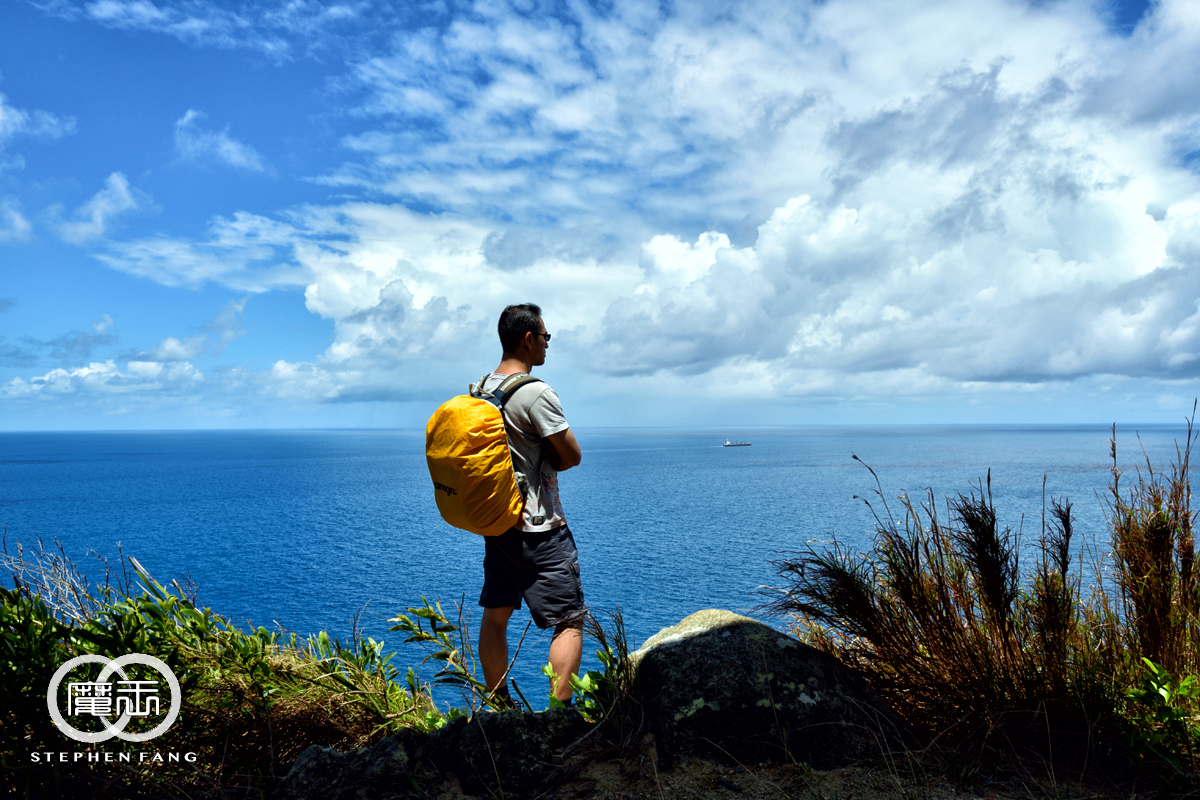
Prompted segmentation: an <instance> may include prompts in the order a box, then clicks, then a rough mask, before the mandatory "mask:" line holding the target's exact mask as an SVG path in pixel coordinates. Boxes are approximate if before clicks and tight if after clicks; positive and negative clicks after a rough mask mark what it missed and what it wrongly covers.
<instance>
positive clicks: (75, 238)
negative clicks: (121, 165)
mask: <svg viewBox="0 0 1200 800" xmlns="http://www.w3.org/2000/svg"><path fill="white" fill-rule="evenodd" d="M147 202H148V200H147V198H146V197H145V195H144V194H143V193H142V192H139V191H138V190H136V189H134V188H132V187H131V186H130V185H129V179H128V178H126V177H125V176H124V175H123V174H121V173H120V172H114V173H113V174H111V175H109V176H108V180H106V181H105V182H104V188H103V189H101V190H100V191H99V192H97V193H96V194H94V195H93V196H92V198H91V199H90V200H88V201H87V202H86V203H84V204H83V205H81V206H80V207H79V208H77V209H76V210H75V212H74V213H73V214H71V216H70V218H69V219H61V211H60V210H58V209H53V210H52V216H57V217H60V219H59V221H58V222H57V223H56V225H55V228H56V229H57V231H58V235H59V236H60V237H62V239H63V240H65V241H68V242H71V243H73V244H86V243H88V242H92V241H95V240H96V239H99V238H101V237H103V236H104V235H105V234H106V233H107V231H108V228H109V225H110V223H111V222H112V220H113V218H115V217H117V216H120V215H122V214H124V213H126V212H129V211H134V210H137V209H138V208H142V207H144V206H145V205H146V203H147Z"/></svg>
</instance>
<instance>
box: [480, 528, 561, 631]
mask: <svg viewBox="0 0 1200 800" xmlns="http://www.w3.org/2000/svg"><path fill="white" fill-rule="evenodd" d="M484 542H485V545H484V547H485V550H484V556H483V591H482V592H480V593H479V605H481V606H483V607H484V608H520V607H521V598H524V599H525V602H526V603H529V613H530V615H531V616H532V617H533V623H534V624H535V625H537V626H538V627H539V628H549V627H552V626H555V625H558V624H560V623H563V622H575V621H577V620H580V619H582V617H583V610H584V605H583V585H582V584H581V583H580V581H579V553H578V551H577V550H576V549H575V537H574V536H572V535H571V529H570V528H568V527H567V526H566V525H560V526H559V527H557V528H554V529H553V530H549V531H542V532H539V533H527V532H525V531H522V530H518V529H516V528H513V529H511V530H508V531H505V532H504V533H502V534H500V535H499V536H487V537H485V538H484Z"/></svg>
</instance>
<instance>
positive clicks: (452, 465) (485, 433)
mask: <svg viewBox="0 0 1200 800" xmlns="http://www.w3.org/2000/svg"><path fill="white" fill-rule="evenodd" d="M489 374H490V373H489ZM487 377H488V376H487V375H484V376H483V377H482V378H480V379H479V383H477V384H472V385H471V386H470V387H468V389H467V392H468V393H467V394H465V395H459V396H458V397H452V398H450V399H449V400H447V401H446V402H445V403H442V405H441V406H439V407H438V410H437V411H435V412H433V416H432V417H430V418H429V423H428V424H427V425H426V426H425V460H426V461H427V462H428V463H429V477H430V478H431V479H432V480H433V495H434V498H435V499H436V500H437V507H438V511H440V512H441V514H442V519H444V520H446V522H448V523H450V524H451V525H453V526H454V527H456V528H462V529H463V530H465V531H470V532H471V533H478V534H480V535H482V536H499V535H500V534H502V533H504V532H505V531H507V530H508V529H509V528H511V527H513V526H514V525H516V524H517V523H518V522H519V521H520V520H521V509H522V508H523V507H524V506H525V493H526V492H527V491H528V490H529V487H528V486H527V485H526V483H527V482H526V480H525V476H524V475H517V474H516V472H515V471H514V470H513V463H512V453H511V452H510V451H509V446H508V430H507V428H506V427H505V423H504V404H505V403H506V402H507V401H508V399H509V398H510V397H512V396H513V393H514V392H516V390H517V389H519V388H520V387H522V386H524V385H525V384H527V383H532V382H534V381H540V380H541V379H540V378H535V377H533V376H532V375H526V374H523V373H517V374H515V375H510V376H508V377H507V378H505V379H504V380H503V381H502V382H501V383H500V385H499V386H497V387H496V388H495V389H493V390H492V391H491V392H485V391H483V382H484V381H485V380H486V379H487ZM538 466H539V470H540V466H541V465H540V463H539V465H538Z"/></svg>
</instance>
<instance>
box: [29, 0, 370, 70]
mask: <svg viewBox="0 0 1200 800" xmlns="http://www.w3.org/2000/svg"><path fill="white" fill-rule="evenodd" d="M34 3H35V5H38V6H40V7H41V8H42V9H43V10H44V11H47V12H49V13H51V14H54V15H55V16H58V17H62V18H64V19H69V20H86V21H89V22H92V23H95V24H98V25H102V26H104V27H106V28H115V29H118V30H131V31H146V32H151V33H158V34H162V35H165V36H170V37H172V38H175V39H178V40H179V41H182V42H185V43H187V44H189V45H193V46H197V47H217V48H223V49H248V50H252V51H256V52H259V53H262V54H263V55H265V56H266V57H267V58H269V59H271V60H273V61H276V62H281V61H285V60H287V59H289V58H292V57H293V56H294V55H295V54H296V53H297V51H300V52H305V53H314V52H315V53H320V52H322V51H324V50H326V49H328V48H329V47H331V46H334V45H336V44H338V43H339V42H341V41H342V40H344V39H347V38H349V39H350V40H351V41H354V40H355V38H356V37H357V38H365V37H367V36H369V35H370V34H371V33H373V32H374V31H373V29H372V28H373V26H372V25H371V24H370V22H376V23H377V22H378V21H377V20H370V21H365V20H363V19H361V17H362V16H363V12H365V11H368V10H375V11H376V14H375V16H377V17H378V16H380V15H382V16H384V17H387V16H390V14H391V10H390V9H389V8H388V7H387V6H383V7H382V8H376V7H374V4H370V3H364V2H350V3H337V4H333V5H326V4H323V3H318V2H314V0H284V2H279V3H276V4H274V5H267V4H263V5H258V6H243V7H241V8H239V9H237V10H232V9H229V8H223V7H222V6H221V5H219V4H217V3H213V2H205V0H183V2H170V1H169V0H167V1H166V2H158V3H155V2H151V1H150V0H82V2H79V1H77V0H34Z"/></svg>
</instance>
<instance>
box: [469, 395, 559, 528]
mask: <svg viewBox="0 0 1200 800" xmlns="http://www.w3.org/2000/svg"><path fill="white" fill-rule="evenodd" d="M507 377H509V376H508V375H501V374H499V373H496V372H493V373H492V374H490V375H488V376H487V377H486V378H485V379H484V381H483V387H482V388H483V390H484V391H486V392H490V391H492V390H493V389H495V388H496V387H497V386H499V385H500V384H501V382H503V381H504V379H505V378H507ZM504 420H505V423H506V424H507V426H508V441H509V445H510V447H509V450H510V451H511V452H512V457H513V469H514V470H515V471H516V472H517V474H518V475H523V476H525V479H526V480H527V481H528V482H529V483H528V485H529V487H530V488H529V491H528V492H527V493H526V495H525V510H524V512H523V513H522V515H521V525H520V527H521V529H522V530H526V531H548V530H550V529H551V528H557V527H558V526H559V525H565V524H566V522H567V519H566V516H565V515H564V514H563V510H562V502H561V501H560V500H559V497H558V470H556V469H554V467H552V466H550V462H549V461H548V460H547V459H546V458H542V471H541V475H540V476H538V475H535V474H534V471H535V470H536V468H537V463H538V459H539V458H541V456H542V452H543V448H544V449H545V452H547V453H549V451H551V450H552V449H553V447H554V446H553V445H551V444H550V443H549V442H546V441H545V439H546V437H547V436H552V435H553V434H556V433H558V432H560V431H565V430H566V429H567V428H569V427H570V425H568V424H567V418H566V417H565V416H564V415H563V408H562V402H561V401H559V399H558V395H557V394H556V393H555V391H554V390H553V389H551V388H550V387H549V386H548V385H547V384H546V383H544V382H541V381H532V382H530V383H527V384H525V385H524V386H522V387H521V388H519V389H517V391H516V392H514V393H513V395H512V396H511V397H509V398H508V402H507V403H505V404H504Z"/></svg>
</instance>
